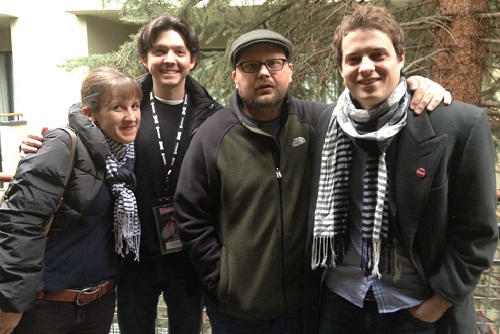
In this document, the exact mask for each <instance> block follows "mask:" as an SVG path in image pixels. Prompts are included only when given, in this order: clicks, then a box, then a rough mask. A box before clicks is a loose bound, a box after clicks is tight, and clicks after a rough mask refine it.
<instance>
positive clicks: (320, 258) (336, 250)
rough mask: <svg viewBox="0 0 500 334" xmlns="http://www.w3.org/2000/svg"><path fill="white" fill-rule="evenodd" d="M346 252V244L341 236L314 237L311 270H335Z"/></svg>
mask: <svg viewBox="0 0 500 334" xmlns="http://www.w3.org/2000/svg"><path fill="white" fill-rule="evenodd" d="M346 252H347V242H346V240H344V238H343V236H342V235H338V236H333V237H332V236H316V237H314V238H313V246H312V262H311V269H313V270H314V269H318V268H335V267H336V266H337V262H336V261H338V262H342V259H343V257H344V254H346Z"/></svg>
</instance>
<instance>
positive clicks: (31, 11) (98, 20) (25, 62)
mask: <svg viewBox="0 0 500 334" xmlns="http://www.w3.org/2000/svg"><path fill="white" fill-rule="evenodd" d="M116 13H117V9H116V8H114V9H112V10H110V11H108V12H107V11H106V10H103V9H102V2H101V0H71V1H67V0H50V1H40V0H0V50H2V51H9V50H10V51H12V62H13V65H12V66H13V85H14V108H15V110H14V111H15V112H16V113H23V119H24V120H25V121H26V122H27V125H26V126H12V127H11V128H9V129H4V128H5V125H2V127H1V128H0V131H1V134H0V138H1V143H0V145H1V149H2V152H5V153H6V154H3V155H2V159H3V161H2V170H3V171H4V172H9V171H12V172H13V171H15V168H16V166H17V162H18V160H19V156H18V154H16V152H17V148H18V146H19V144H20V140H19V138H23V137H24V136H25V135H26V134H27V133H38V132H39V131H40V130H41V128H42V127H44V126H47V127H56V126H59V125H64V124H66V123H67V112H68V108H69V106H70V105H71V104H73V103H74V102H77V101H79V100H80V85H81V81H82V79H83V77H84V75H85V71H86V69H81V70H78V71H75V72H73V73H70V72H67V71H66V70H65V69H63V68H61V67H60V65H61V64H63V63H64V61H65V60H66V59H71V58H75V57H85V56H88V55H89V54H91V53H105V52H109V51H112V50H116V49H117V48H118V46H119V45H120V44H122V43H123V42H124V41H126V40H127V39H128V36H129V35H130V34H131V33H134V29H135V32H136V31H137V27H135V28H134V27H128V26H125V25H124V24H122V23H120V22H119V21H118V20H116V19H115V18H116V17H117V15H116ZM107 14H109V17H110V18H111V19H109V20H108V19H107V16H106V15H107ZM93 15H95V17H94V16H93ZM98 16H101V17H98ZM7 134H8V136H7ZM13 152H14V154H13ZM7 153H8V154H7Z"/></svg>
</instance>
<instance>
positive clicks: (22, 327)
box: [13, 290, 115, 334]
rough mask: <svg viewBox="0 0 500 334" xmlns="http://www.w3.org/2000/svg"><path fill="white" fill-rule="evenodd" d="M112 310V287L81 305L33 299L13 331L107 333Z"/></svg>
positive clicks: (24, 332)
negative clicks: (29, 307) (103, 294)
mask: <svg viewBox="0 0 500 334" xmlns="http://www.w3.org/2000/svg"><path fill="white" fill-rule="evenodd" d="M114 313H115V291H114V290H112V291H111V292H109V293H108V294H106V295H105V296H102V297H101V298H99V299H97V300H95V301H93V302H91V303H89V304H87V305H84V306H78V305H76V303H75V302H55V301H48V300H37V301H36V303H35V308H34V309H32V310H30V311H27V312H25V313H24V314H23V316H22V318H21V321H20V322H19V325H18V326H17V327H16V329H15V330H14V332H13V334H33V333H37V334H109V330H110V328H111V323H112V322H113V315H114Z"/></svg>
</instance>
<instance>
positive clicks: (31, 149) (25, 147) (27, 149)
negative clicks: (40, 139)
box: [21, 140, 42, 154]
mask: <svg viewBox="0 0 500 334" xmlns="http://www.w3.org/2000/svg"><path fill="white" fill-rule="evenodd" d="M41 146H42V145H39V146H36V145H35V144H34V143H33V142H31V141H30V144H28V143H27V142H26V141H24V140H23V143H22V144H21V152H23V153H24V154H28V153H36V152H38V147H41Z"/></svg>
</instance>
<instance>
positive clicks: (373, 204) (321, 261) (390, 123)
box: [312, 77, 410, 279]
mask: <svg viewBox="0 0 500 334" xmlns="http://www.w3.org/2000/svg"><path fill="white" fill-rule="evenodd" d="M409 100H410V98H409V94H408V92H407V85H406V80H405V78H404V77H402V78H401V81H400V83H399V84H398V86H397V87H396V89H395V90H394V91H393V92H392V94H391V95H390V96H389V97H388V98H387V100H386V101H384V103H382V105H380V106H379V107H377V108H375V109H372V110H365V109H358V108H356V107H355V105H354V103H353V101H352V97H351V95H350V94H349V90H348V89H345V91H344V92H343V93H342V95H341V96H340V98H339V101H338V102H337V105H336V107H335V110H334V112H333V114H332V117H331V120H330V124H329V127H328V132H327V134H326V139H325V143H324V145H323V150H322V158H321V172H320V180H319V189H318V199H317V202H316V210H315V214H314V239H313V250H312V251H313V253H312V254H313V255H312V268H313V269H315V268H317V267H320V266H321V267H327V266H328V267H329V266H333V267H335V265H336V263H338V262H341V261H342V257H343V254H345V252H346V245H347V240H348V237H349V233H348V227H349V198H350V197H349V191H350V181H351V164H352V154H353V147H354V146H353V145H354V144H356V145H357V146H359V147H360V148H361V149H363V150H364V151H366V152H367V153H368V159H367V162H366V164H365V166H363V167H364V168H363V170H364V173H363V203H362V222H361V225H362V228H361V230H362V243H363V244H362V254H361V268H362V269H363V270H364V271H365V276H370V275H371V276H373V277H378V278H380V276H381V274H380V272H381V271H382V270H383V267H384V262H385V256H384V254H388V253H390V252H388V251H391V252H392V256H393V260H394V262H395V267H396V268H395V274H394V275H395V279H397V277H399V275H400V270H401V262H400V258H401V257H400V256H398V254H399V255H400V249H399V247H397V243H395V242H394V240H392V239H393V238H389V235H390V233H389V219H388V211H389V210H388V189H387V166H386V150H387V147H389V145H390V143H391V141H392V139H393V138H394V136H395V135H396V134H397V133H398V132H399V131H400V130H401V129H402V128H403V127H404V126H405V124H406V112H407V108H408V104H409Z"/></svg>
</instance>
